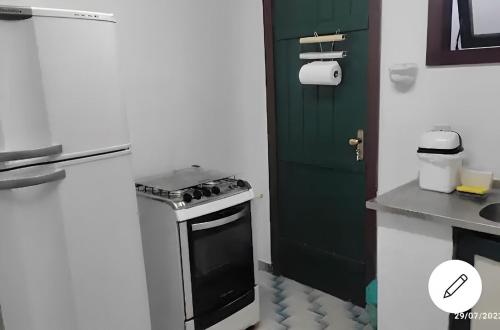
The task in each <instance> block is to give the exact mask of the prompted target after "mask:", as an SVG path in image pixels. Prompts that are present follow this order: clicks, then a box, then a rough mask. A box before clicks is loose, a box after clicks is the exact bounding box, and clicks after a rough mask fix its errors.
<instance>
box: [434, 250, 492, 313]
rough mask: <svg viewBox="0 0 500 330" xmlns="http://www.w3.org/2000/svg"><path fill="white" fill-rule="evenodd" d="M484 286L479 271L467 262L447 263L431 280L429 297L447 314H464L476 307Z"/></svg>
mask: <svg viewBox="0 0 500 330" xmlns="http://www.w3.org/2000/svg"><path fill="white" fill-rule="evenodd" d="M482 290H483V284H482V281H481V276H479V273H478V272H477V270H476V269H475V268H474V267H472V266H471V265H470V264H468V263H467V262H465V261H461V260H449V261H445V262H443V263H442V264H440V265H439V266H437V267H436V269H434V271H433V272H432V274H431V277H430V278H429V295H430V297H431V299H432V301H433V302H434V304H435V305H436V306H437V307H438V308H439V309H441V310H442V311H444V312H447V313H453V314H457V313H463V312H466V311H468V310H469V309H471V308H472V307H474V306H475V305H476V303H477V302H478V300H479V298H480V297H481V292H482Z"/></svg>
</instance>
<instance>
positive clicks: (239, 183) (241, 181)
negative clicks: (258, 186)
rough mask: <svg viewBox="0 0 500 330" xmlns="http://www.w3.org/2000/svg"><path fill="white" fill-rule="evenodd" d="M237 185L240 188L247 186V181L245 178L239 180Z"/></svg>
mask: <svg viewBox="0 0 500 330" xmlns="http://www.w3.org/2000/svg"><path fill="white" fill-rule="evenodd" d="M236 185H237V186H238V187H240V188H246V186H247V183H246V182H245V181H243V180H238V181H236Z"/></svg>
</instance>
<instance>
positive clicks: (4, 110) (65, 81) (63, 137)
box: [0, 17, 129, 154]
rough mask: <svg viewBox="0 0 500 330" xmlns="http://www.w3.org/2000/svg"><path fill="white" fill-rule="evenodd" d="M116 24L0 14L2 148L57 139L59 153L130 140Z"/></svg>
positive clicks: (38, 145)
mask: <svg viewBox="0 0 500 330" xmlns="http://www.w3.org/2000/svg"><path fill="white" fill-rule="evenodd" d="M114 29H115V23H112V22H101V21H92V20H81V19H68V18H54V17H32V18H30V19H26V20H20V21H4V20H0V37H1V39H2V42H1V43H0V130H1V133H2V134H0V151H2V149H3V150H4V151H12V150H21V149H29V148H42V147H47V146H49V145H54V144H62V145H63V152H64V154H75V153H81V152H88V151H98V150H103V149H107V148H110V147H115V146H122V145H126V144H128V143H129V136H128V132H127V124H126V117H125V112H124V109H123V106H122V102H121V98H120V91H119V79H118V76H117V58H116V50H115V47H116V45H115V30H114Z"/></svg>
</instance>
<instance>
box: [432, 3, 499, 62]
mask: <svg viewBox="0 0 500 330" xmlns="http://www.w3.org/2000/svg"><path fill="white" fill-rule="evenodd" d="M496 62H500V0H429V15H428V28H427V65H453V64H477V63H496Z"/></svg>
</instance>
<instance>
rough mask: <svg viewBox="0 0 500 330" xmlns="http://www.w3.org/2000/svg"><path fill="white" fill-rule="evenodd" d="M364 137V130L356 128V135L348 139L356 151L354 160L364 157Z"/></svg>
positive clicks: (360, 159)
mask: <svg viewBox="0 0 500 330" xmlns="http://www.w3.org/2000/svg"><path fill="white" fill-rule="evenodd" d="M364 138H365V132H364V130H362V129H358V134H357V137H356V138H352V139H349V145H350V146H352V147H353V148H354V150H355V151H356V161H358V162H360V161H362V160H363V159H364Z"/></svg>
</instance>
